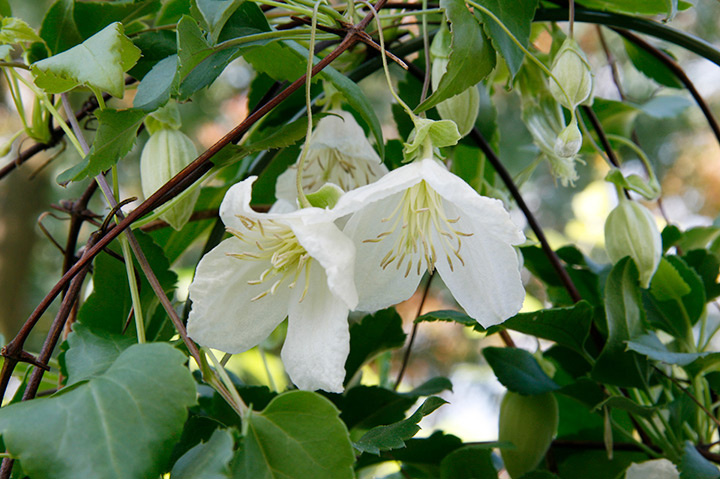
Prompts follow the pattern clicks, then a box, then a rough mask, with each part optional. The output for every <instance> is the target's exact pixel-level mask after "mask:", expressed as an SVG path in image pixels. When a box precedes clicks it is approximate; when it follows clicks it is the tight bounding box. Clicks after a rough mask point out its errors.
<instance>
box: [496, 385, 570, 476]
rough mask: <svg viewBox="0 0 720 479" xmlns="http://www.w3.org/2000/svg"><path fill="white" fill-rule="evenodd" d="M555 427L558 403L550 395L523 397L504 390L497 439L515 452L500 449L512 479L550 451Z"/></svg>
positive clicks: (533, 466)
mask: <svg viewBox="0 0 720 479" xmlns="http://www.w3.org/2000/svg"><path fill="white" fill-rule="evenodd" d="M557 427H558V404H557V400H556V399H555V396H553V394H552V393H545V394H538V395H535V396H523V395H522V394H518V393H514V392H512V391H508V392H507V393H506V394H505V397H504V398H503V400H502V404H501V405H500V426H499V434H498V439H499V440H500V441H509V442H511V443H513V444H514V445H515V449H500V455H501V456H502V459H503V462H504V463H505V469H507V472H508V474H509V475H510V477H511V478H512V479H518V478H519V477H521V476H523V475H524V474H526V473H528V472H530V471H532V470H534V469H535V468H536V467H537V466H538V464H540V461H541V460H542V458H543V457H545V453H547V450H548V449H549V448H550V443H551V442H552V439H553V436H554V435H555V432H556V431H557Z"/></svg>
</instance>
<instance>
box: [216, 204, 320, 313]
mask: <svg viewBox="0 0 720 479" xmlns="http://www.w3.org/2000/svg"><path fill="white" fill-rule="evenodd" d="M236 216H237V217H238V218H239V219H240V221H241V222H242V224H243V226H244V227H245V231H239V230H236V229H233V228H228V229H227V230H228V232H230V233H231V234H232V235H233V236H235V237H236V238H237V239H239V240H240V241H242V242H243V243H245V244H247V245H249V246H251V247H252V248H253V249H252V251H246V252H244V253H231V254H228V256H232V257H233V258H237V259H241V260H250V261H264V262H267V263H268V264H269V266H268V268H267V269H265V270H264V271H263V272H262V273H261V274H260V277H259V278H258V279H254V280H251V281H248V284H249V285H253V286H254V285H259V284H263V283H265V284H270V283H272V285H271V286H270V288H269V289H267V290H265V291H264V292H262V293H260V294H258V295H257V296H255V297H254V298H252V300H251V301H257V300H258V299H260V298H262V297H264V296H266V295H268V294H274V293H275V291H277V289H278V287H279V286H280V284H281V283H282V282H283V281H285V280H286V279H288V278H292V280H291V282H290V284H289V285H288V288H294V287H295V285H296V284H297V281H298V279H299V278H300V275H301V274H303V272H304V274H305V289H303V293H302V296H301V297H300V301H302V300H303V299H304V298H305V295H306V294H307V290H308V286H309V284H310V281H309V277H310V264H311V263H312V261H311V260H312V257H311V256H310V255H309V254H308V252H307V251H305V248H303V247H302V246H301V245H300V243H299V242H298V240H297V237H296V236H295V233H293V231H292V229H290V228H289V227H288V226H287V225H284V224H280V223H278V222H276V221H274V220H271V219H268V220H262V221H261V220H257V219H254V218H249V217H247V216H241V215H236Z"/></svg>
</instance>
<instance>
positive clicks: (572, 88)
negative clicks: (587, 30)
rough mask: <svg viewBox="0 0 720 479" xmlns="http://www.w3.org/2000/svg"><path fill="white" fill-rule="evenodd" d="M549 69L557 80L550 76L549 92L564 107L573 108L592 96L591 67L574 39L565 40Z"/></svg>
mask: <svg viewBox="0 0 720 479" xmlns="http://www.w3.org/2000/svg"><path fill="white" fill-rule="evenodd" d="M551 71H552V74H553V76H554V77H555V79H556V80H557V81H556V80H554V79H552V78H550V80H549V82H550V84H549V87H550V93H551V94H552V96H553V97H554V98H555V99H556V100H557V101H558V102H559V103H560V104H561V105H563V106H564V107H565V108H568V109H570V110H574V109H575V108H576V107H577V106H578V105H580V104H581V103H586V102H588V101H589V100H590V99H591V98H592V91H593V73H592V69H591V68H590V64H589V63H588V61H587V57H586V56H585V53H584V52H583V51H582V50H581V49H580V45H578V44H577V42H576V41H575V40H573V39H571V38H568V39H566V40H565V42H564V43H563V44H562V46H561V47H560V50H558V52H557V54H556V55H555V60H554V61H553V65H552V70H551ZM558 82H559V83H560V85H558ZM561 87H562V88H561Z"/></svg>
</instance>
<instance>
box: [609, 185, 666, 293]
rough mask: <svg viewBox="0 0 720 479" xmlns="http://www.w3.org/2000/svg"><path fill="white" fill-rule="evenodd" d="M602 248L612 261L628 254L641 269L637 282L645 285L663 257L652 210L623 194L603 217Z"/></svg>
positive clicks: (647, 284)
mask: <svg viewBox="0 0 720 479" xmlns="http://www.w3.org/2000/svg"><path fill="white" fill-rule="evenodd" d="M605 249H606V250H607V254H608V256H609V257H610V260H611V261H612V262H613V263H617V262H618V261H620V260H621V259H622V258H624V257H625V256H630V257H631V258H632V259H633V261H635V265H636V266H637V267H638V270H639V271H640V285H641V286H642V287H643V288H647V287H648V286H649V285H650V280H651V279H652V277H653V274H655V270H657V267H658V264H659V263H660V258H661V257H662V239H661V237H660V231H659V230H658V227H657V224H656V223H655V218H653V215H652V213H650V211H648V209H647V208H645V207H644V206H643V205H641V204H639V203H637V202H635V201H630V200H626V199H624V198H623V199H622V200H621V201H620V204H619V205H617V206H616V207H615V209H614V210H612V211H611V212H610V214H609V215H608V217H607V220H606V221H605Z"/></svg>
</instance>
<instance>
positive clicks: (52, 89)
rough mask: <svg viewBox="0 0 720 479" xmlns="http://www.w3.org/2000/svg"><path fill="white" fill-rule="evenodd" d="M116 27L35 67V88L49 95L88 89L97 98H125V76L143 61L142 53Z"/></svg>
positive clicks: (103, 31)
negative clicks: (105, 93) (94, 93)
mask: <svg viewBox="0 0 720 479" xmlns="http://www.w3.org/2000/svg"><path fill="white" fill-rule="evenodd" d="M123 32H124V30H123V26H122V24H121V23H113V24H110V25H108V26H107V27H105V28H104V29H103V30H102V31H100V32H99V33H96V34H95V35H93V36H92V37H90V38H88V39H87V40H85V41H84V42H82V43H81V44H80V45H77V46H74V47H73V48H71V49H69V50H67V51H64V52H62V53H59V54H57V55H55V56H52V57H50V58H46V59H45V60H40V61H39V62H36V63H33V64H32V73H33V75H34V76H35V84H36V85H37V86H39V87H40V88H42V89H44V90H45V91H47V92H48V93H64V92H66V91H68V90H72V89H73V88H75V87H76V86H80V85H86V86H88V87H90V88H91V89H93V91H95V92H96V94H99V93H101V92H108V93H110V94H111V95H113V96H115V97H117V98H122V96H123V93H124V91H125V78H124V73H125V72H126V71H128V70H129V69H130V68H132V66H133V65H135V62H137V60H138V58H140V49H139V48H138V47H136V46H135V45H133V43H132V41H130V39H129V38H128V37H126V36H125V35H124V33H123Z"/></svg>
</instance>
